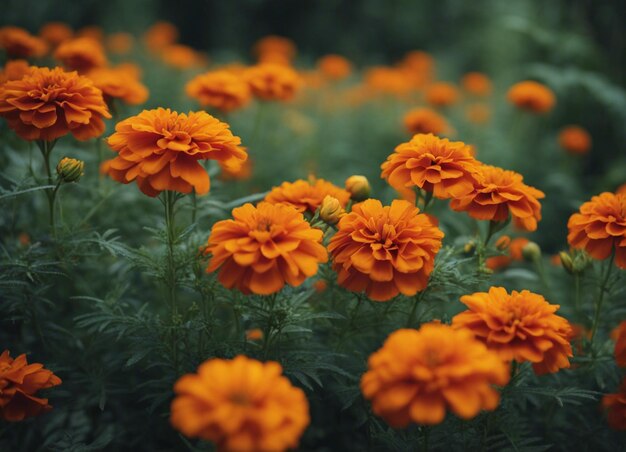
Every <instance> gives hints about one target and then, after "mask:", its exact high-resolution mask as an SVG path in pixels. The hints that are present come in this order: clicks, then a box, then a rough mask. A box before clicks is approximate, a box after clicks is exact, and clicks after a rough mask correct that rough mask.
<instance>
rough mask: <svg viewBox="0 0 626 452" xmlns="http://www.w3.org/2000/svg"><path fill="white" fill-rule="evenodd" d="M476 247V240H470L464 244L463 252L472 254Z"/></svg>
mask: <svg viewBox="0 0 626 452" xmlns="http://www.w3.org/2000/svg"><path fill="white" fill-rule="evenodd" d="M475 249H476V242H474V241H473V240H470V241H469V242H467V243H466V244H465V245H463V252H464V253H465V254H470V253H472V252H473V251H474V250H475Z"/></svg>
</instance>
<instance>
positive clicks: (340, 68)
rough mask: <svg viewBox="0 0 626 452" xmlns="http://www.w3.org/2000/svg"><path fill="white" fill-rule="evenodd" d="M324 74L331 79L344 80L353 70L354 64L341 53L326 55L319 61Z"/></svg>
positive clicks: (318, 63) (318, 64)
mask: <svg viewBox="0 0 626 452" xmlns="http://www.w3.org/2000/svg"><path fill="white" fill-rule="evenodd" d="M317 66H318V67H319V69H320V71H321V72H322V74H324V76H325V77H327V78H329V79H331V80H342V79H344V78H346V77H348V76H350V73H351V72H352V64H351V63H350V61H349V60H348V59H347V58H345V57H342V56H341V55H333V54H330V55H324V56H323V57H322V58H320V59H319V60H318V62H317Z"/></svg>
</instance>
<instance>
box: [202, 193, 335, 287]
mask: <svg viewBox="0 0 626 452" xmlns="http://www.w3.org/2000/svg"><path fill="white" fill-rule="evenodd" d="M323 235H324V234H323V232H322V231H321V230H320V229H315V228H312V227H311V226H310V225H309V223H307V222H306V220H305V219H304V217H303V216H302V214H301V213H300V212H298V211H297V210H296V209H294V208H293V207H291V206H287V205H284V204H270V203H267V202H261V203H260V204H259V205H258V206H257V207H254V206H253V205H252V204H245V205H244V206H242V207H238V208H236V209H234V210H233V219H232V220H223V221H219V222H217V223H216V224H215V225H214V226H213V229H212V230H211V235H210V236H209V240H208V245H207V247H206V249H205V254H210V255H211V260H210V262H209V266H208V267H207V272H214V271H216V270H218V269H219V274H218V279H219V281H220V282H221V283H222V285H224V287H226V288H229V289H230V288H233V287H235V288H237V289H239V290H240V291H241V292H243V293H245V294H250V293H255V294H259V295H269V294H272V293H276V292H278V291H279V290H281V289H282V288H283V287H284V285H285V284H289V285H290V286H294V287H295V286H299V285H300V284H302V283H303V282H304V280H305V279H306V278H309V277H311V276H313V275H315V273H317V267H318V264H319V263H323V262H326V261H327V260H328V256H327V253H326V249H325V248H324V246H323V245H322V244H321V241H322V237H323Z"/></svg>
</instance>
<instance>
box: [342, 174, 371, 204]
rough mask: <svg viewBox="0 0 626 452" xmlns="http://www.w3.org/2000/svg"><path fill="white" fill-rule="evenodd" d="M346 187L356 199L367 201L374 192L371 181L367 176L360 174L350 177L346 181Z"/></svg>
mask: <svg viewBox="0 0 626 452" xmlns="http://www.w3.org/2000/svg"><path fill="white" fill-rule="evenodd" d="M345 187H346V191H348V192H349V193H350V197H351V198H352V199H353V200H354V201H365V200H366V199H367V198H369V196H370V193H371V192H372V187H370V181H369V180H367V177H365V176H361V175H359V174H354V175H352V176H350V177H348V178H347V179H346V182H345Z"/></svg>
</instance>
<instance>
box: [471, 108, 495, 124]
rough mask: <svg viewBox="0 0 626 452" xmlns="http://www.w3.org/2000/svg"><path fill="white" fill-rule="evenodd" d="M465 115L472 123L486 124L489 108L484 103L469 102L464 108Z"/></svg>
mask: <svg viewBox="0 0 626 452" xmlns="http://www.w3.org/2000/svg"><path fill="white" fill-rule="evenodd" d="M465 116H466V117H467V119H468V121H470V122H473V123H474V124H486V123H488V122H489V119H491V109H490V108H489V106H488V105H486V104H470V105H468V106H467V107H466V108H465Z"/></svg>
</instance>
